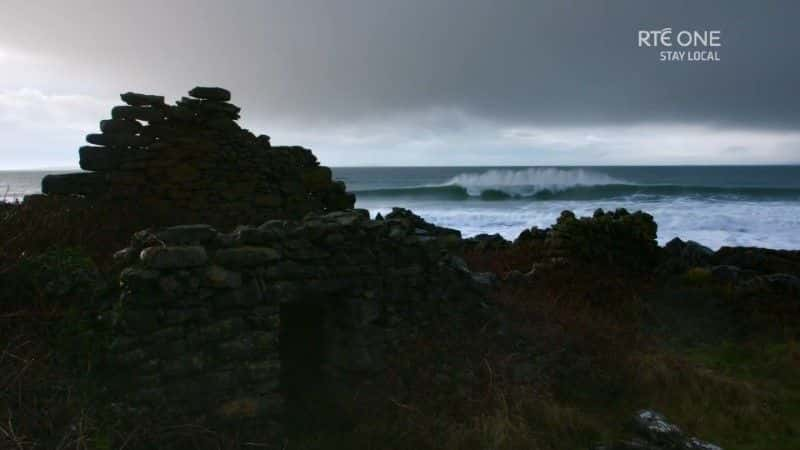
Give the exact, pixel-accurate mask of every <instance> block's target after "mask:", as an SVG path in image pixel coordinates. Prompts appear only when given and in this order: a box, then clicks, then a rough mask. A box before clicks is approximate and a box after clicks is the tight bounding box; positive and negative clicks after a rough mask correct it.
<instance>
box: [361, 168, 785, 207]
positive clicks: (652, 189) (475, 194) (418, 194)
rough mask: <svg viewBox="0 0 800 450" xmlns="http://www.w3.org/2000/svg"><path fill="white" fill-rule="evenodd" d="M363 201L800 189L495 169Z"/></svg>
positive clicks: (745, 196)
mask: <svg viewBox="0 0 800 450" xmlns="http://www.w3.org/2000/svg"><path fill="white" fill-rule="evenodd" d="M355 194H356V195H357V196H358V198H362V199H365V198H408V199H424V200H440V201H448V200H450V201H463V200H470V199H480V200H486V201H501V200H522V199H528V200H602V199H619V198H639V199H642V200H646V199H654V200H656V199H660V198H668V197H689V198H692V197H694V198H719V199H731V200H755V201H758V200H800V189H797V188H769V187H730V186H687V185H673V184H636V183H631V182H627V181H625V180H620V179H616V178H613V177H610V176H608V175H606V174H603V173H598V172H593V171H590V170H585V169H556V168H531V169H525V170H509V169H493V170H488V171H486V172H483V173H462V174H459V175H457V176H455V177H453V178H451V179H450V180H448V181H447V182H445V183H443V184H440V185H429V186H412V187H401V188H384V189H368V190H361V191H356V192H355Z"/></svg>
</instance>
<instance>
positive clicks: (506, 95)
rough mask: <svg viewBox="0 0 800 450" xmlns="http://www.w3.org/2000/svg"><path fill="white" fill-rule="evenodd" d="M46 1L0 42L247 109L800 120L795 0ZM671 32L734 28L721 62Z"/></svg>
mask: <svg viewBox="0 0 800 450" xmlns="http://www.w3.org/2000/svg"><path fill="white" fill-rule="evenodd" d="M33 3H34V2H27V1H26V2H17V1H13V0H12V1H9V0H6V1H5V2H4V3H3V6H2V9H3V14H2V15H0V50H2V49H3V48H11V49H15V50H20V51H27V52H33V53H36V54H39V55H41V56H42V57H47V58H53V60H54V61H56V60H57V62H53V65H52V68H53V70H64V72H65V73H69V74H70V76H71V77H72V80H78V81H83V84H81V83H77V85H78V86H79V87H80V92H78V93H81V94H97V95H99V94H102V95H112V94H113V93H116V92H119V91H120V90H122V89H129V88H132V89H140V90H150V91H157V92H159V91H160V92H164V93H167V94H170V95H172V96H178V95H180V94H182V93H183V92H184V91H186V90H187V88H188V87H191V86H192V85H194V84H202V83H207V84H221V85H225V86H226V87H229V88H230V89H231V90H232V91H233V92H234V96H235V99H234V100H235V101H237V103H239V104H241V105H242V106H244V107H246V108H247V109H246V111H247V113H248V115H251V116H257V117H260V118H265V119H268V118H277V117H281V118H283V119H285V120H290V121H294V122H295V123H298V124H302V123H309V124H324V123H329V124H338V123H344V122H346V121H350V120H358V119H364V118H367V119H370V120H380V119H381V118H383V117H391V115H393V114H402V113H405V112H414V111H424V110H428V109H430V108H453V109H457V110H460V111H463V112H464V113H466V114H470V115H474V116H476V117H481V118H484V119H487V120H493V121H498V122H511V123H531V122H534V123H537V124H558V125H586V124H624V123H635V122H667V123H669V122H679V123H706V124H720V125H723V126H736V127H739V126H741V127H749V128H761V127H765V128H794V127H796V126H797V123H798V119H800V107H798V101H797V99H796V95H795V94H794V93H795V92H797V83H798V80H800V62H799V61H798V58H797V56H798V50H799V48H798V47H799V46H800V44H798V43H800V31H798V29H799V28H798V27H797V23H796V20H797V18H798V12H800V6H798V5H799V4H798V3H797V2H793V1H785V2H751V1H739V2H733V1H716V2H688V1H687V2H676V1H670V2H666V1H659V2H655V1H616V2H601V1H581V2H577V1H574V2H570V1H548V2H533V1H519V2H512V1H499V2H491V1H448V2H444V1H435V0H434V1H431V0H425V1H416V0H415V1H409V0H402V1H394V0H391V1H390V0H387V1H374V0H373V1H329V0H319V1H313V2H309V1H280V2H277V1H276V2H272V1H258V2H255V1H252V2H246V1H236V2H220V1H193V2H175V1H169V2H167V1H159V2H149V1H140V2H109V1H106V2H61V1H58V2H50V4H46V3H45V2H35V4H33ZM663 27H672V28H673V29H674V30H676V32H677V31H678V30H682V29H701V30H702V29H719V30H721V31H722V47H721V48H719V49H718V50H719V55H720V58H721V61H720V62H715V63H665V62H659V61H658V54H657V53H658V51H657V50H656V49H643V48H637V47H636V31H637V30H638V29H660V28H663ZM41 76H43V75H42V74H36V73H30V74H28V77H27V78H26V79H33V80H35V79H37V78H40V77H41ZM24 81H25V80H17V81H16V82H17V83H18V84H19V85H20V86H22V83H24ZM65 83H67V81H65ZM5 84H6V85H7V87H9V86H10V84H12V81H9V80H6V81H5ZM51 85H52V83H51ZM72 85H73V87H74V86H75V85H76V83H75V82H74V81H73V82H72ZM11 87H13V86H11ZM51 87H52V86H51Z"/></svg>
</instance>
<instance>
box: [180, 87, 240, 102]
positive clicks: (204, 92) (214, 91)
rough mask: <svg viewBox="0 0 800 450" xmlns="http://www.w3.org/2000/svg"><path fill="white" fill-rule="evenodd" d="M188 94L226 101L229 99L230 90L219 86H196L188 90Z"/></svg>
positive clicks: (204, 98)
mask: <svg viewBox="0 0 800 450" xmlns="http://www.w3.org/2000/svg"><path fill="white" fill-rule="evenodd" d="M189 95H191V96H192V97H194V98H199V99H203V100H215V101H219V102H227V101H229V100H230V99H231V92H230V91H229V90H227V89H223V88H220V87H203V86H198V87H195V88H194V89H192V90H191V91H189Z"/></svg>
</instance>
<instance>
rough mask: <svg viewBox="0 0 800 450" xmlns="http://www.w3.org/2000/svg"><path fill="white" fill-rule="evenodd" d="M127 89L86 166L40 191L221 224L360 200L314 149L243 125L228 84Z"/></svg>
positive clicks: (48, 181) (86, 155) (85, 155)
mask: <svg viewBox="0 0 800 450" xmlns="http://www.w3.org/2000/svg"><path fill="white" fill-rule="evenodd" d="M121 98H122V100H123V102H125V103H126V104H125V105H121V106H115V107H114V108H113V109H112V110H111V118H110V119H108V120H103V121H101V122H100V133H94V134H89V135H88V136H87V137H86V140H87V141H88V143H89V144H92V145H89V146H84V147H81V149H80V152H79V153H80V167H81V168H82V169H84V170H85V171H86V172H79V173H70V174H59V175H48V176H46V177H45V178H44V179H43V181H42V192H43V193H45V194H48V195H50V196H63V195H71V196H75V195H77V196H83V197H85V198H86V199H87V200H88V201H90V202H91V203H104V204H108V205H110V206H113V207H120V206H121V205H124V206H126V207H128V208H139V209H140V210H141V211H142V212H145V213H149V215H151V216H153V217H155V218H161V219H163V220H153V221H154V222H162V223H173V224H177V223H200V222H203V223H211V224H214V225H217V226H220V227H224V226H233V225H239V224H258V223H261V222H263V221H265V220H267V219H273V218H283V219H285V218H295V219H298V218H301V217H302V216H303V215H304V214H306V213H308V212H310V211H318V212H326V211H337V210H343V209H347V208H352V207H353V205H354V202H355V198H354V196H353V195H352V194H350V193H347V192H346V190H345V186H344V183H341V182H335V181H333V180H332V179H331V171H330V169H329V168H327V167H324V166H320V165H319V163H318V161H317V159H316V157H314V155H313V154H312V153H311V151H310V150H308V149H305V148H302V147H274V146H272V145H271V144H270V138H269V136H266V135H260V136H256V135H254V134H253V133H251V132H250V131H248V130H246V129H242V128H241V127H240V126H239V125H238V124H237V123H236V120H237V119H239V111H240V108H239V107H238V106H236V105H234V104H231V103H230V102H229V100H230V98H231V95H230V92H228V91H227V90H225V89H221V88H209V87H196V88H194V89H192V90H191V91H189V97H184V98H182V99H181V100H179V101H178V102H177V103H176V104H174V105H170V104H167V103H165V101H164V97H162V96H157V95H145V94H138V93H132V92H128V93H125V94H122V95H121ZM143 225H144V226H147V225H150V223H147V224H143Z"/></svg>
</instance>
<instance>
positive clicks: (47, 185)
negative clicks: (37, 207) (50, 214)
mask: <svg viewBox="0 0 800 450" xmlns="http://www.w3.org/2000/svg"><path fill="white" fill-rule="evenodd" d="M106 188H107V182H106V176H105V175H104V174H101V173H89V172H76V173H65V174H58V175H47V176H45V177H44V178H43V179H42V192H44V193H45V194H61V195H70V194H80V195H90V194H97V193H100V192H103V191H105V190H106Z"/></svg>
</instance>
